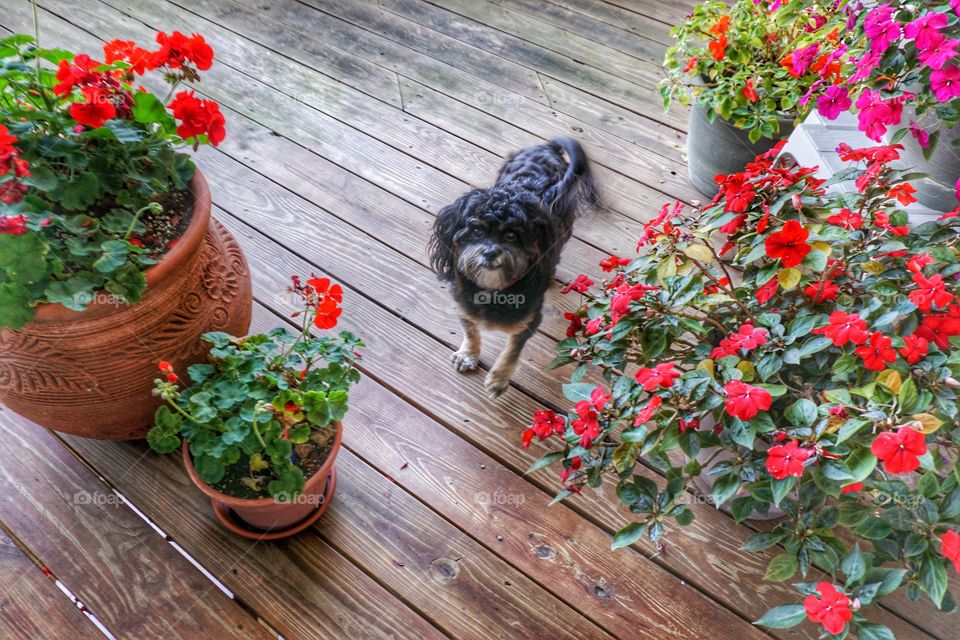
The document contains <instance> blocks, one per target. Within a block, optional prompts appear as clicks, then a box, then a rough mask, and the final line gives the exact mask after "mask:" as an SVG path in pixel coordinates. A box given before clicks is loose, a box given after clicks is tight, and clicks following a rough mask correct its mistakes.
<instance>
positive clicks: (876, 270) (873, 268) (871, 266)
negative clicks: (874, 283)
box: [860, 262, 887, 276]
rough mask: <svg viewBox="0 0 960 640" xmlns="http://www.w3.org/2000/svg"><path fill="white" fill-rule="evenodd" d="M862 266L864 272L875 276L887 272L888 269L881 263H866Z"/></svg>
mask: <svg viewBox="0 0 960 640" xmlns="http://www.w3.org/2000/svg"><path fill="white" fill-rule="evenodd" d="M860 266H861V267H862V268H863V270H864V271H866V272H867V273H872V274H873V275H875V276H876V275H880V274H881V273H883V272H884V271H886V270H887V268H886V267H885V266H883V264H881V263H879V262H864V263H863V264H862V265H860Z"/></svg>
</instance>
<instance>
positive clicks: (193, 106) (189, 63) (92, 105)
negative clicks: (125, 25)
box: [53, 31, 225, 146]
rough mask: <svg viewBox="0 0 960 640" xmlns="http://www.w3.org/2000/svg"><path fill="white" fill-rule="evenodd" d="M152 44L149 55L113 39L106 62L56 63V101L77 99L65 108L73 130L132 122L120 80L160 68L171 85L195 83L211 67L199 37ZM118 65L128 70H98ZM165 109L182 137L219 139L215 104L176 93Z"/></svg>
mask: <svg viewBox="0 0 960 640" xmlns="http://www.w3.org/2000/svg"><path fill="white" fill-rule="evenodd" d="M157 44H159V45H160V46H159V48H158V49H157V50H155V51H149V50H147V49H144V48H142V47H139V46H137V44H136V43H135V42H133V41H130V40H112V41H111V42H108V43H107V44H106V45H104V47H103V51H104V59H105V62H99V61H97V60H94V59H93V58H91V57H90V56H88V55H85V54H81V55H77V56H74V58H73V60H72V61H68V60H61V61H60V66H59V68H58V69H57V80H58V84H57V85H56V86H54V88H53V91H54V93H55V94H56V95H58V96H61V97H66V96H69V95H72V94H73V95H76V94H77V93H79V95H78V96H76V97H78V98H81V99H80V100H77V101H75V102H73V103H72V104H71V105H70V117H72V118H73V119H74V120H75V121H76V122H77V124H78V127H89V128H91V129H96V128H99V127H102V126H103V125H104V123H106V122H107V121H108V120H112V119H114V118H120V119H127V118H130V117H131V114H132V109H133V105H134V99H133V94H132V93H131V90H130V88H129V87H128V86H127V85H125V84H124V83H123V81H124V80H127V81H130V80H132V79H133V77H134V76H135V75H137V76H139V75H143V74H144V73H146V72H147V71H153V70H155V69H164V70H165V72H166V73H167V75H168V76H169V77H170V78H171V80H172V81H176V82H179V80H181V79H189V80H195V79H197V78H198V77H199V76H198V74H197V70H200V71H205V70H207V69H209V68H210V66H211V65H212V64H213V49H212V48H211V47H210V45H208V44H207V43H206V41H205V40H204V39H203V36H200V35H197V34H193V35H191V36H186V35H184V34H182V33H180V32H179V31H174V32H173V33H172V34H169V35H168V34H166V33H162V32H161V33H158V34H157ZM118 61H123V62H126V63H127V64H129V65H130V67H129V69H127V70H118V69H109V70H105V71H98V69H99V68H101V67H103V66H104V64H106V65H111V64H113V63H115V62H118ZM168 106H169V108H170V109H171V110H172V111H173V115H174V117H175V118H177V119H178V120H180V121H181V122H180V124H179V126H178V127H177V133H178V134H179V135H180V136H181V137H183V138H192V137H195V136H199V135H207V136H208V138H209V140H210V143H211V144H213V145H214V146H216V145H217V144H219V143H220V142H221V141H222V140H223V138H224V135H225V129H224V118H223V115H222V114H221V113H220V108H219V107H218V106H217V104H216V103H215V102H212V101H208V100H198V99H197V98H195V97H194V96H193V92H192V91H191V92H180V93H179V94H177V96H176V98H175V99H174V101H173V102H172V103H171V104H170V105H168Z"/></svg>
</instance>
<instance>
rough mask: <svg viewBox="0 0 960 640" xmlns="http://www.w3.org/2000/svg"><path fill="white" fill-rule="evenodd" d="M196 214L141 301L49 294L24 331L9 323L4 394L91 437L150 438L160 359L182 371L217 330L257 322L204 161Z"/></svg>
mask: <svg viewBox="0 0 960 640" xmlns="http://www.w3.org/2000/svg"><path fill="white" fill-rule="evenodd" d="M190 188H191V189H192V190H193V193H194V196H195V204H194V211H193V218H192V220H191V222H190V225H189V226H188V227H187V230H186V232H185V233H184V235H183V237H181V238H180V241H179V242H178V243H177V244H176V245H175V246H174V248H173V249H171V250H170V251H169V252H168V253H167V254H166V255H165V256H164V257H163V259H162V260H161V261H160V262H159V263H157V264H156V265H154V266H152V267H150V268H149V269H148V270H147V271H146V272H145V275H146V279H147V290H146V291H145V292H144V295H143V299H142V300H141V301H140V302H139V303H137V304H134V305H124V304H122V303H118V302H116V301H114V300H111V299H110V298H109V297H108V296H107V295H102V296H98V299H97V300H95V301H94V302H93V303H92V304H91V305H90V306H89V307H88V308H87V309H85V310H84V311H73V310H70V309H67V308H66V307H64V306H63V305H60V304H42V305H40V306H39V307H38V308H37V314H36V317H35V318H34V320H33V321H32V322H30V323H29V324H28V325H27V326H25V327H24V328H22V329H20V330H18V331H12V330H10V329H5V330H3V331H2V332H0V402H2V403H3V404H5V405H6V406H7V407H9V408H10V409H12V410H13V411H15V412H17V413H19V414H21V415H23V416H24V417H26V418H29V419H30V420H33V421H34V422H37V423H39V424H41V425H43V426H45V427H48V428H50V429H54V430H56V431H63V432H66V433H72V434H76V435H80V436H84V437H88V438H100V439H110V440H130V439H135V438H142V437H144V436H145V435H146V433H147V430H148V429H149V428H150V426H151V424H152V423H153V413H154V411H155V410H156V407H157V406H158V404H159V400H158V399H156V398H154V397H153V395H152V394H151V391H152V389H153V380H154V378H156V377H157V375H158V372H157V362H158V361H160V360H169V361H170V362H172V363H175V364H176V366H177V368H178V369H179V370H180V371H183V370H184V369H185V367H186V366H187V365H190V364H193V363H197V362H200V361H202V360H203V359H204V357H205V355H206V351H207V349H206V346H205V345H204V343H202V342H201V341H200V336H201V335H202V334H203V333H205V332H207V331H226V332H228V333H232V334H235V335H242V334H244V333H245V332H246V331H247V329H248V328H249V326H250V316H251V314H252V311H253V308H252V295H251V289H250V272H249V271H248V269H247V262H246V260H245V259H244V257H243V252H242V251H241V250H240V246H239V245H238V244H237V242H236V241H235V240H234V239H233V237H232V236H231V235H230V233H229V232H228V231H227V230H226V228H224V227H223V225H221V224H220V223H219V222H217V221H216V220H213V219H211V217H210V189H209V188H208V187H207V182H206V180H205V179H204V178H203V175H202V174H201V173H200V172H199V171H197V173H196V175H194V177H193V180H192V181H191V183H190Z"/></svg>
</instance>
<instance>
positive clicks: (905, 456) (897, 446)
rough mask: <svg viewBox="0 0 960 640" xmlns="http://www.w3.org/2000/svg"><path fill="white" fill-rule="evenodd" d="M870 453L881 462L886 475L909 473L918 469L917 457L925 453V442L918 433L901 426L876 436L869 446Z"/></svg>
mask: <svg viewBox="0 0 960 640" xmlns="http://www.w3.org/2000/svg"><path fill="white" fill-rule="evenodd" d="M870 452H871V453H873V455H875V456H877V459H879V460H882V461H883V468H884V470H885V471H886V472H887V473H910V472H911V471H916V470H917V468H919V467H920V460H919V458H918V456H922V455H923V454H925V453H926V452H927V441H926V436H924V435H923V434H922V433H920V432H919V431H916V430H915V429H911V428H910V427H908V426H902V427H900V428H899V429H897V430H896V432H893V431H886V432H884V433H881V434H880V435H878V436H877V438H876V440H874V441H873V444H872V445H870Z"/></svg>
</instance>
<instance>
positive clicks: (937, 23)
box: [903, 11, 947, 49]
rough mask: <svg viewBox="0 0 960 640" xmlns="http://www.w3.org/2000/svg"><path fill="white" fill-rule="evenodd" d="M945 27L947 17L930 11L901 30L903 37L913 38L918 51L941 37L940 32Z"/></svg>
mask: <svg viewBox="0 0 960 640" xmlns="http://www.w3.org/2000/svg"><path fill="white" fill-rule="evenodd" d="M946 26H947V16H946V15H945V14H942V13H933V12H932V11H931V12H929V13H926V14H924V15H923V16H922V17H920V18H917V19H916V20H914V21H913V22H911V23H910V24H908V25H906V26H905V27H904V28H903V35H905V36H907V37H908V38H913V39H914V41H915V42H916V44H917V48H918V49H926V48H928V47H930V46H931V45H933V44H934V43H935V42H936V41H937V40H938V39H940V38H942V37H943V34H942V33H940V30H941V29H943V28H944V27H946Z"/></svg>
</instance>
